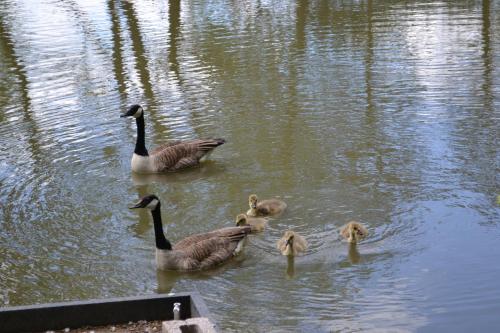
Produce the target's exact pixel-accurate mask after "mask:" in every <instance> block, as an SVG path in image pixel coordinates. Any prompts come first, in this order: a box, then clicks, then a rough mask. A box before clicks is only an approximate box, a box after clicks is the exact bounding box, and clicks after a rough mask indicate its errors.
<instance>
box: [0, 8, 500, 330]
mask: <svg viewBox="0 0 500 333" xmlns="http://www.w3.org/2000/svg"><path fill="white" fill-rule="evenodd" d="M499 22H500V6H499V4H498V3H496V2H493V1H488V0H485V1H482V2H473V1H444V2H439V1H395V0H390V1H370V0H366V1H355V0H352V1H349V0H345V1H334V0H333V1H322V0H318V1H308V0H298V1H259V0H255V1H251V0H249V1H212V0H208V1H207V0H203V1H202V0H187V1H180V0H170V1H160V0H149V1H138V0H137V1H115V0H109V1H104V0H94V1H87V0H73V1H67V0H4V1H1V3H0V104H1V108H0V306H14V305H21V304H34V303H46V302H55V301H63V300H76V299H91V298H105V297H118V296H128V295H138V294H151V293H156V292H181V291H191V290H196V291H199V292H200V294H201V295H202V296H203V298H204V300H205V301H206V303H207V305H208V307H209V310H210V311H211V312H212V313H213V315H214V318H215V320H216V321H217V322H218V324H219V325H220V327H221V329H222V331H223V332H338V331H341V332H352V331H370V330H378V331H384V332H386V331H396V332H400V331H401V332H405V331H421V332H445V331H450V332H470V331H473V330H474V331H476V330H477V331H493V330H495V329H496V330H498V329H499V327H500V315H499V314H500V265H499V261H498V258H499V257H500V246H499V240H500V227H499V222H500V204H499V203H498V200H499V199H498V195H499V194H500V190H499V188H500V181H499V177H498V175H499V171H500V167H499V166H500V155H499V151H498V147H499V145H498V131H499V127H500V126H499V111H498V110H499V107H500V100H499V97H500V67H499V65H500V39H499V37H498V36H499V34H500V23H499ZM135 103H140V104H141V105H143V107H144V109H145V118H146V142H147V145H148V146H149V147H152V146H155V145H157V144H160V143H163V142H167V141H168V140H175V139H187V138H196V137H224V138H225V139H226V140H227V143H226V144H224V145H223V146H221V147H219V148H217V150H216V151H215V152H214V154H212V156H211V159H210V161H209V162H207V163H204V164H203V165H202V166H200V167H198V168H195V169H192V170H188V171H185V172H181V173H177V174H168V175H157V176H149V177H144V176H139V175H135V174H132V173H131V170H130V158H131V154H132V151H133V147H134V142H135V138H136V128H135V123H134V122H133V121H132V120H131V119H123V118H119V116H120V114H121V113H122V112H124V111H125V110H126V109H127V108H128V107H129V106H130V105H131V104H135ZM149 193H155V194H156V195H158V196H159V197H160V199H161V200H162V215H163V223H164V225H165V228H166V230H167V235H168V238H169V239H171V240H172V241H176V240H179V239H181V238H183V237H185V236H187V235H190V234H192V233H196V232H205V231H209V230H212V229H215V228H219V227H223V226H230V225H232V224H233V223H234V218H235V216H236V215H237V214H238V213H240V212H243V211H246V209H247V208H248V204H247V199H248V196H249V195H250V194H252V193H257V194H258V195H259V196H260V197H262V198H268V197H279V198H282V199H283V200H285V201H286V202H287V203H288V207H289V209H288V210H287V212H286V213H285V214H284V215H283V216H282V217H280V218H279V219H276V220H273V221H272V222H271V223H270V228H269V229H268V230H266V231H265V232H264V233H262V234H259V235H256V236H254V237H251V238H250V239H249V242H248V244H247V245H246V248H245V251H244V254H243V255H241V256H239V257H238V258H236V259H235V260H233V261H231V262H229V263H228V264H226V265H224V266H221V267H218V268H217V269H215V270H211V271H208V272H202V273H195V274H176V273H168V272H160V271H157V270H156V268H155V265H154V261H153V258H154V235H153V228H152V221H151V217H150V215H149V213H148V212H147V211H140V212H138V211H130V210H129V209H127V206H128V205H130V204H131V203H133V202H134V201H136V200H137V199H138V198H139V197H141V196H143V195H145V194H149ZM350 220H359V221H361V222H363V223H364V224H365V225H366V226H367V228H368V229H369V231H370V236H369V237H368V239H366V240H365V241H364V242H362V243H361V244H359V245H358V246H357V247H356V248H349V246H348V245H347V244H346V243H344V242H342V241H341V240H340V238H339V236H338V229H339V227H340V226H342V225H343V224H344V223H346V222H348V221H350ZM289 228H292V229H293V230H296V231H298V232H299V233H301V234H302V235H303V236H305V238H306V239H307V240H308V241H309V244H310V248H309V250H308V252H307V253H306V254H305V255H304V256H301V257H298V258H296V260H295V261H294V262H288V261H287V259H286V258H284V257H282V256H281V255H279V253H278V252H277V250H276V249H275V243H276V240H277V239H278V238H279V237H280V236H281V234H282V233H283V232H284V231H285V230H287V229H289ZM0 331H1V329H0Z"/></svg>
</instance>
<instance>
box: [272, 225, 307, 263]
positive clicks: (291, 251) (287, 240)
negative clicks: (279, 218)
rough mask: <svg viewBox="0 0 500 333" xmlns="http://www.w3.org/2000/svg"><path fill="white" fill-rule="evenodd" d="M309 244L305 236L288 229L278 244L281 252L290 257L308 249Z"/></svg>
mask: <svg viewBox="0 0 500 333" xmlns="http://www.w3.org/2000/svg"><path fill="white" fill-rule="evenodd" d="M307 246H308V244H307V241H306V240H305V238H304V237H302V236H301V235H299V234H298V233H296V232H294V231H291V230H288V231H286V232H285V234H284V235H283V237H281V238H280V240H278V243H277V244H276V247H277V248H278V250H280V252H281V254H282V255H284V256H289V257H294V256H296V255H297V254H299V253H300V252H304V251H305V250H307Z"/></svg>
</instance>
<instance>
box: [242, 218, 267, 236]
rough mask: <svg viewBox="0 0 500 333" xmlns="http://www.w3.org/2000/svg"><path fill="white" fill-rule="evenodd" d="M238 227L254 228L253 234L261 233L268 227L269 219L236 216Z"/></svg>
mask: <svg viewBox="0 0 500 333" xmlns="http://www.w3.org/2000/svg"><path fill="white" fill-rule="evenodd" d="M236 225H237V226H238V227H243V226H245V225H249V226H251V227H252V232H261V231H263V230H264V229H265V228H266V227H267V219H266V218H265V217H251V216H246V215H245V214H239V215H238V216H236Z"/></svg>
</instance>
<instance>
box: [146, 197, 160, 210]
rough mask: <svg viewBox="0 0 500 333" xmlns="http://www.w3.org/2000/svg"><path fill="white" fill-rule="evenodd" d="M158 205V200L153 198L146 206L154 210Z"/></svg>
mask: <svg viewBox="0 0 500 333" xmlns="http://www.w3.org/2000/svg"><path fill="white" fill-rule="evenodd" d="M156 205H158V200H156V199H153V200H151V202H150V203H148V205H147V206H146V207H147V208H149V209H151V210H153V209H155V208H156Z"/></svg>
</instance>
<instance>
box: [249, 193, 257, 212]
mask: <svg viewBox="0 0 500 333" xmlns="http://www.w3.org/2000/svg"><path fill="white" fill-rule="evenodd" d="M258 200H259V199H258V198H257V195H256V194H252V195H251V196H250V197H248V204H249V205H250V208H251V209H255V208H257V202H258Z"/></svg>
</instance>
